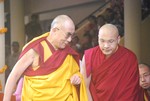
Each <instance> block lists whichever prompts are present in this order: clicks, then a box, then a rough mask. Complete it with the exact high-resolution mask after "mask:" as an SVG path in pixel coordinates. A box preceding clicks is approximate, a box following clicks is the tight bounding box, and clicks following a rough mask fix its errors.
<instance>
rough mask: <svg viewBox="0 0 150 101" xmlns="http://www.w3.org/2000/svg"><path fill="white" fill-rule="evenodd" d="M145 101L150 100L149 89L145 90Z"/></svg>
mask: <svg viewBox="0 0 150 101" xmlns="http://www.w3.org/2000/svg"><path fill="white" fill-rule="evenodd" d="M144 101H150V96H149V95H148V92H147V90H144Z"/></svg>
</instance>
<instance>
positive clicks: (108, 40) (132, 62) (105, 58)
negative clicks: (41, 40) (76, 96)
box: [81, 24, 142, 101]
mask: <svg viewBox="0 0 150 101" xmlns="http://www.w3.org/2000/svg"><path fill="white" fill-rule="evenodd" d="M119 41H120V36H119V33H118V29H117V27H116V26H115V25H112V24H105V25H103V26H102V27H101V28H100V29H99V35H98V42H99V46H96V47H94V48H91V49H89V50H86V51H85V54H84V57H83V60H82V69H81V72H82V73H83V75H84V77H85V80H86V84H87V93H88V95H89V96H88V97H89V100H90V101H92V100H93V101H142V97H141V94H140V91H141V88H140V86H139V74H138V73H139V72H138V62H137V58H136V56H135V54H134V53H133V52H131V51H130V50H128V49H126V48H124V47H122V46H119Z"/></svg>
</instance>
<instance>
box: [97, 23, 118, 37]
mask: <svg viewBox="0 0 150 101" xmlns="http://www.w3.org/2000/svg"><path fill="white" fill-rule="evenodd" d="M101 33H106V34H113V35H116V36H118V35H119V32H118V29H117V27H116V26H115V25H113V24H105V25H103V26H102V27H101V28H100V30H99V34H101Z"/></svg>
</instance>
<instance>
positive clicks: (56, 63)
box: [20, 33, 87, 101]
mask: <svg viewBox="0 0 150 101" xmlns="http://www.w3.org/2000/svg"><path fill="white" fill-rule="evenodd" d="M48 34H49V33H46V34H43V35H42V36H40V37H38V38H35V39H33V40H32V41H31V42H29V44H27V45H26V46H25V48H23V51H22V54H21V56H20V58H21V57H22V56H23V55H24V54H25V53H26V52H27V51H28V50H29V49H31V48H32V49H34V50H35V51H36V52H37V53H38V54H39V56H40V60H39V62H40V63H39V66H37V67H36V68H35V69H33V68H32V66H30V67H28V68H27V70H26V71H25V72H24V75H25V76H24V84H23V90H22V101H87V94H86V89H85V84H84V80H83V78H82V76H81V75H80V73H79V64H78V61H79V58H78V54H77V53H76V52H75V51H74V50H72V49H71V48H70V47H69V46H67V47H66V48H65V49H64V50H54V48H53V47H52V45H51V44H50V43H49V42H48V41H47V39H46V37H47V36H48ZM73 74H78V75H79V76H80V78H81V79H82V82H81V84H80V90H79V91H80V92H79V94H80V96H79V98H78V94H77V90H76V86H75V85H72V84H71V82H70V78H71V76H73Z"/></svg>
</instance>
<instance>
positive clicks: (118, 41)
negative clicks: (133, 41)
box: [117, 35, 121, 44]
mask: <svg viewBox="0 0 150 101" xmlns="http://www.w3.org/2000/svg"><path fill="white" fill-rule="evenodd" d="M120 38H121V37H120V35H118V38H117V39H118V44H119V43H120Z"/></svg>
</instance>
